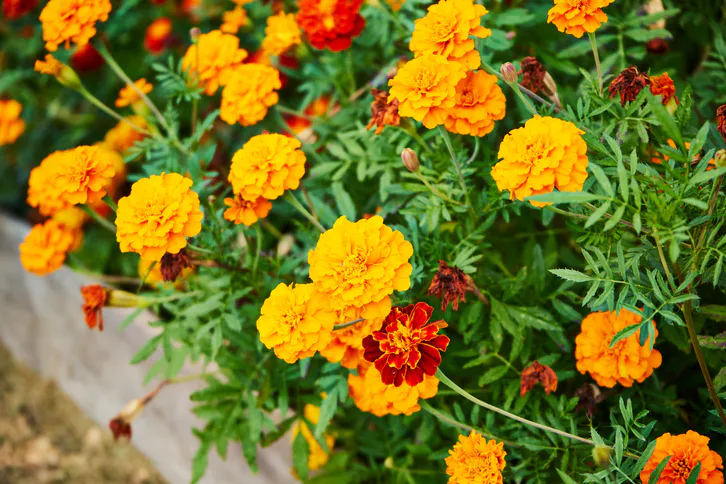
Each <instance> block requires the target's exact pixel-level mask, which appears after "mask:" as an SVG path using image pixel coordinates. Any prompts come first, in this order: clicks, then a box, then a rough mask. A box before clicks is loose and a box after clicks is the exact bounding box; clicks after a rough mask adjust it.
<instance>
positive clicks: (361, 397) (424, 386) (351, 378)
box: [348, 363, 439, 417]
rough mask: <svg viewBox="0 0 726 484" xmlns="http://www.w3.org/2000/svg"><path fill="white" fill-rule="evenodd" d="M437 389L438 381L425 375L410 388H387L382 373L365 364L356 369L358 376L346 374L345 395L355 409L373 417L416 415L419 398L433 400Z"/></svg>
mask: <svg viewBox="0 0 726 484" xmlns="http://www.w3.org/2000/svg"><path fill="white" fill-rule="evenodd" d="M438 390H439V380H438V378H436V377H434V376H428V375H424V380H423V381H422V382H421V383H419V384H418V385H416V386H413V387H411V386H408V385H401V386H400V387H395V386H393V385H386V384H385V383H383V381H381V372H380V371H378V370H377V369H376V367H375V366H373V365H371V364H368V363H365V364H362V365H361V366H359V367H358V374H357V375H354V374H353V373H351V374H349V375H348V392H349V393H350V396H351V398H352V399H353V402H354V403H355V406H356V407H358V408H359V409H360V410H361V411H363V412H368V413H372V414H373V415H375V416H376V417H383V416H385V415H411V414H412V413H415V412H418V411H419V410H421V407H420V406H419V404H418V402H419V399H428V398H433V397H435V396H436V392H437V391H438Z"/></svg>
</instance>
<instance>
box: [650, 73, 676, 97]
mask: <svg viewBox="0 0 726 484" xmlns="http://www.w3.org/2000/svg"><path fill="white" fill-rule="evenodd" d="M650 92H652V93H653V95H654V96H663V98H662V100H661V102H662V103H663V104H664V105H665V104H668V103H669V102H670V101H671V99H675V101H676V104H678V98H677V97H676V85H675V84H674V83H673V79H671V76H669V75H668V73H667V72H664V73H663V74H661V75H659V76H651V78H650Z"/></svg>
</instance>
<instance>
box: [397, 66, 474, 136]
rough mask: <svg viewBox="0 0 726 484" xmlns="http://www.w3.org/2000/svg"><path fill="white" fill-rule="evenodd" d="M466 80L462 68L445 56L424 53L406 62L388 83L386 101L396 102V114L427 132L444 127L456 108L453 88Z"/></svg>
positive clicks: (454, 89)
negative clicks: (411, 120) (442, 125)
mask: <svg viewBox="0 0 726 484" xmlns="http://www.w3.org/2000/svg"><path fill="white" fill-rule="evenodd" d="M465 77H466V71H465V69H464V67H463V66H462V65H461V64H460V63H458V62H454V61H448V60H446V58H445V57H443V56H440V55H433V54H424V55H422V56H420V57H417V58H415V59H413V60H411V61H409V62H407V63H406V64H405V65H404V66H403V67H401V68H400V69H399V70H398V73H397V74H396V77H394V78H393V79H391V80H390V81H388V85H389V86H391V93H390V95H389V96H388V102H389V103H390V102H393V100H394V99H395V100H397V101H398V102H399V105H398V114H399V115H401V116H407V117H411V118H414V119H415V120H416V121H422V122H423V125H424V126H426V127H427V128H428V129H432V128H435V127H436V126H438V125H440V124H444V121H445V120H446V117H447V114H448V109H449V108H452V107H454V106H455V105H456V88H457V86H458V84H459V81H461V80H462V79H464V78H465Z"/></svg>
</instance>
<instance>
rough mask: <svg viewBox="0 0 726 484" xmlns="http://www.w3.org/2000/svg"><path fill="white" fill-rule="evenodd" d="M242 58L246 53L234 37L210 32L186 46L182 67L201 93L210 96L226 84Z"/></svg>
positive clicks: (243, 58) (245, 56)
mask: <svg viewBox="0 0 726 484" xmlns="http://www.w3.org/2000/svg"><path fill="white" fill-rule="evenodd" d="M197 50H199V52H198V53H197ZM246 58H247V51H246V50H244V49H240V47H239V38H238V37H237V36H235V35H230V34H225V33H222V32H221V31H219V30H213V31H211V32H209V33H208V34H202V35H200V36H199V40H198V41H197V43H196V44H193V45H191V46H189V49H187V53H186V54H185V55H184V58H183V59H182V67H183V68H184V69H185V70H189V75H190V78H191V79H197V80H198V81H199V85H200V86H201V87H203V88H204V92H205V93H206V94H207V95H209V96H211V95H212V94H214V93H215V92H217V89H218V88H219V86H224V85H225V84H227V82H228V81H229V80H230V78H231V77H232V74H233V73H234V72H235V70H237V69H239V68H240V66H242V62H243V61H244V60H245V59H246ZM197 59H198V60H199V65H197Z"/></svg>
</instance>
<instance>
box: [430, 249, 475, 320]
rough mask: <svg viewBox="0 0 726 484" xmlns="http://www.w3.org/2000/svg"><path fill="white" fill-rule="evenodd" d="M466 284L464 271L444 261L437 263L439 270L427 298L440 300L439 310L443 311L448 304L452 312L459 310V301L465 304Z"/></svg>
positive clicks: (432, 281)
mask: <svg viewBox="0 0 726 484" xmlns="http://www.w3.org/2000/svg"><path fill="white" fill-rule="evenodd" d="M467 290H468V283H467V280H466V274H464V271H462V270H461V269H459V268H458V267H456V266H454V267H451V266H449V264H447V263H446V262H445V261H442V260H440V261H439V270H438V271H436V274H435V275H434V278H433V279H432V280H431V284H430V285H429V292H428V295H429V296H434V297H437V298H439V299H441V310H442V311H445V310H446V308H447V307H448V306H449V303H453V306H454V311H458V310H459V301H464V302H466V297H465V296H466V291H467Z"/></svg>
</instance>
